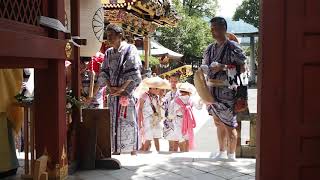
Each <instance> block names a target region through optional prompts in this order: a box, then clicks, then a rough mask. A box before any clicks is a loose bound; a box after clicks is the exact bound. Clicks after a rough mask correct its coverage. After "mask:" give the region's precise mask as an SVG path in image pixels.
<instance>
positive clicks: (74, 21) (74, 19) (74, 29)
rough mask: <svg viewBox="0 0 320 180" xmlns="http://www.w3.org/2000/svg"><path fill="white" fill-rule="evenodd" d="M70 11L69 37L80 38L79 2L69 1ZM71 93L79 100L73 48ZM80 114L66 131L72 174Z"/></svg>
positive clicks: (75, 113)
mask: <svg viewBox="0 0 320 180" xmlns="http://www.w3.org/2000/svg"><path fill="white" fill-rule="evenodd" d="M70 3H71V4H70V10H71V35H72V36H80V0H71V1H70ZM72 59H73V60H72V61H71V62H72V65H71V66H72V92H73V93H74V95H75V97H76V98H77V99H80V96H81V92H80V85H81V77H80V48H79V47H77V46H73V57H72ZM80 119H81V114H80V109H75V110H74V111H73V113H72V123H71V124H70V125H69V129H68V155H69V157H68V158H69V165H70V168H69V171H70V173H72V172H74V171H75V170H76V169H77V164H78V163H77V162H78V161H77V159H79V157H78V150H77V147H78V144H79V143H77V137H79V132H78V129H79V124H80Z"/></svg>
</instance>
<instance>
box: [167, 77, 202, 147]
mask: <svg viewBox="0 0 320 180" xmlns="http://www.w3.org/2000/svg"><path fill="white" fill-rule="evenodd" d="M177 88H178V90H179V96H177V97H176V98H175V99H174V100H173V101H172V102H171V104H170V106H169V119H173V120H175V121H176V122H177V123H176V125H177V127H176V130H175V132H176V138H177V139H176V140H177V141H178V142H179V148H180V151H181V152H188V151H189V150H192V149H193V148H194V133H193V128H195V127H196V121H195V118H194V116H193V111H192V107H196V108H197V109H201V107H202V103H201V102H200V101H198V102H196V101H195V99H193V97H191V95H192V94H195V93H196V92H195V88H194V86H193V85H192V84H190V83H180V84H178V85H177ZM176 146H177V145H176V144H175V147H174V148H175V149H177V148H178V147H176Z"/></svg>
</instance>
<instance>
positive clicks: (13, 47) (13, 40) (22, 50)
mask: <svg viewBox="0 0 320 180" xmlns="http://www.w3.org/2000/svg"><path fill="white" fill-rule="evenodd" d="M0 39H1V41H2V42H6V43H0V56H6V57H24V58H39V59H44V58H46V59H65V58H66V55H65V50H64V49H65V45H66V40H59V39H53V38H48V37H43V36H38V35H29V34H28V35H26V34H25V33H19V32H14V31H7V30H0ZM43 47H48V48H43ZM2 60H6V59H0V61H2Z"/></svg>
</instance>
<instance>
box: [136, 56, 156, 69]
mask: <svg viewBox="0 0 320 180" xmlns="http://www.w3.org/2000/svg"><path fill="white" fill-rule="evenodd" d="M144 57H145V56H144V55H140V59H141V60H142V61H144ZM159 64H160V60H159V58H157V57H154V56H149V65H150V66H151V67H153V66H156V65H159Z"/></svg>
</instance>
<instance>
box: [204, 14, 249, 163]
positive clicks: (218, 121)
mask: <svg viewBox="0 0 320 180" xmlns="http://www.w3.org/2000/svg"><path fill="white" fill-rule="evenodd" d="M210 22H211V33H212V36H213V38H214V39H215V40H216V43H213V44H211V45H209V46H208V48H207V49H206V51H205V52H204V56H203V63H202V64H203V65H202V66H201V68H202V70H203V71H204V72H205V73H206V74H207V81H208V84H209V86H210V87H209V90H210V91H211V94H212V96H213V97H214V99H215V103H213V104H211V105H208V111H209V114H210V115H212V116H213V119H214V122H215V125H216V126H217V134H218V141H219V148H220V152H219V153H218V154H217V156H216V157H215V158H216V159H218V160H220V159H226V158H228V159H229V160H230V161H235V151H236V146H237V130H236V127H237V126H238V123H237V116H236V113H235V111H234V105H235V100H236V97H235V93H236V91H235V89H234V88H236V85H237V84H238V83H237V81H236V79H237V78H236V74H237V73H240V72H237V70H236V69H240V71H241V72H244V64H245V62H244V61H245V59H246V57H245V55H244V54H243V53H242V50H241V49H240V47H239V46H238V44H237V43H236V42H235V41H231V40H228V38H227V35H226V33H227V22H226V20H225V19H224V18H222V17H214V18H212V19H211V21H210ZM235 67H239V68H235ZM226 139H227V140H228V147H227V146H226Z"/></svg>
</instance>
